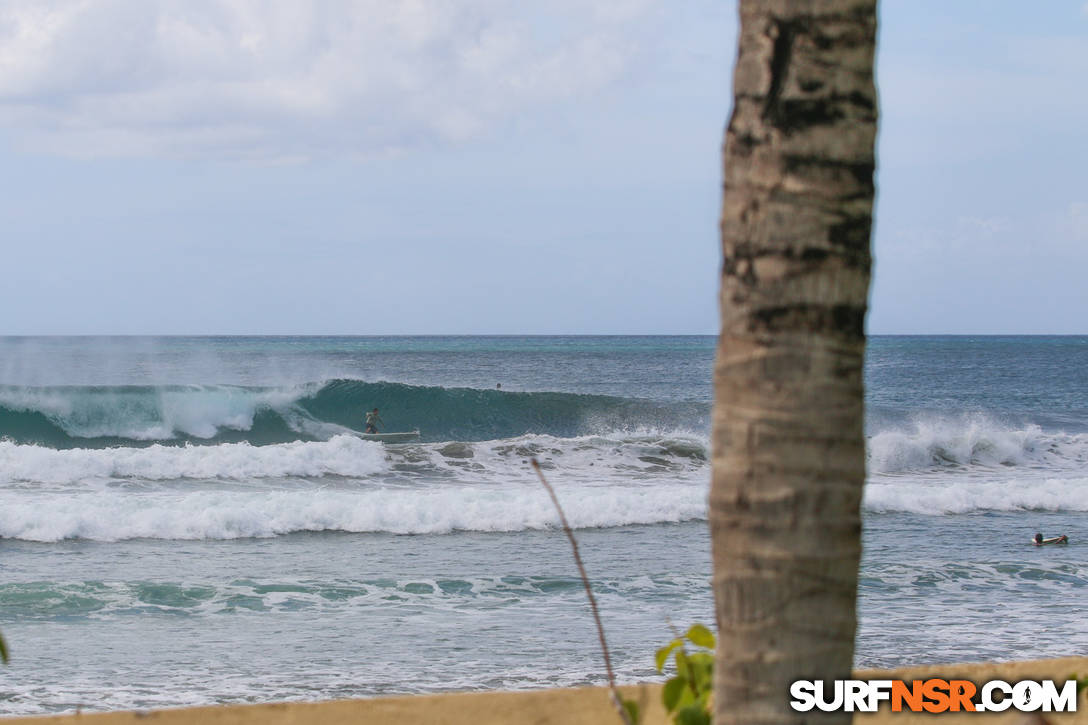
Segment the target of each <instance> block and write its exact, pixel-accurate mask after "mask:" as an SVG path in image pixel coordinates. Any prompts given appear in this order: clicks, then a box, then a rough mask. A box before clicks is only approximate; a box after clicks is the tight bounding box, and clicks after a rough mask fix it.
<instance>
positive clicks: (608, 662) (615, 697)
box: [530, 458, 634, 725]
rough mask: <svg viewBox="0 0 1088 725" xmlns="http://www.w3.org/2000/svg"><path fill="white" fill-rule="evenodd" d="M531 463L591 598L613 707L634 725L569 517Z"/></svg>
mask: <svg viewBox="0 0 1088 725" xmlns="http://www.w3.org/2000/svg"><path fill="white" fill-rule="evenodd" d="M530 462H531V463H532V465H533V470H534V471H536V475H537V476H538V477H539V478H540V483H542V484H543V485H544V489H545V490H546V491H547V492H548V495H549V496H550V497H551V499H552V504H553V505H554V506H555V510H556V511H558V512H559V522H560V523H561V524H562V525H563V532H564V533H565V534H566V535H567V539H568V540H569V541H570V548H571V551H572V552H574V563H575V564H577V565H578V573H579V574H580V575H581V576H582V584H583V585H585V588H586V596H587V597H589V608H590V609H592V610H593V620H594V621H595V622H596V623H597V637H598V639H600V641H601V654H603V655H604V668H605V671H606V672H607V673H608V689H609V691H610V693H611V695H612V705H613V706H614V707H615V708H616V712H617V713H619V716H620V720H622V721H623V723H624V725H634V724H633V723H632V722H631V719H630V718H629V717H628V716H627V710H625V709H624V707H623V698H622V697H621V696H620V692H619V690H617V689H616V677H615V675H614V674H613V673H612V656H611V655H610V654H609V652H608V642H607V641H606V640H605V637H604V625H603V624H601V614H600V611H598V609H597V598H596V597H594V596H593V587H592V586H591V585H590V583H589V576H588V575H587V574H586V567H585V565H584V564H583V563H582V555H581V554H579V553H578V541H577V539H575V538H574V531H573V530H572V529H571V528H570V524H569V523H567V515H566V514H565V513H563V507H562V506H560V505H559V497H557V496H556V495H555V489H553V488H552V485H551V484H550V483H548V479H546V478H544V471H542V470H541V469H540V462H539V461H537V460H536V459H535V458H533V459H532V460H531V461H530Z"/></svg>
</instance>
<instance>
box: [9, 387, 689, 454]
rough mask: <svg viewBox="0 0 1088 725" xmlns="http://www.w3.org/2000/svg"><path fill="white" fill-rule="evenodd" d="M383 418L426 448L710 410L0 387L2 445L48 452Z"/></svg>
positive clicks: (215, 390) (456, 391)
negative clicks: (417, 434)
mask: <svg viewBox="0 0 1088 725" xmlns="http://www.w3.org/2000/svg"><path fill="white" fill-rule="evenodd" d="M373 407H378V408H381V409H382V417H383V419H384V420H385V421H386V423H387V429H389V430H414V429H418V430H420V431H421V432H422V435H423V439H424V440H430V441H482V440H492V439H497V438H510V437H514V436H518V435H523V434H527V433H537V434H551V435H558V436H565V437H570V436H578V435H586V434H590V433H596V432H602V431H613V430H637V429H640V428H647V427H652V428H655V429H682V428H690V429H694V430H705V429H706V428H708V427H709V415H710V406H709V405H708V404H706V403H701V402H657V401H648V400H640V399H633V398H622V397H614V396H605V395H584V394H576V393H555V392H505V391H500V390H481V389H475V388H447V387H441V386H419V385H406V384H403V383H388V382H377V383H368V382H363V381H360V380H348V379H335V380H331V381H327V382H323V383H305V384H299V385H292V386H286V387H252V386H233V385H170V386H47V387H28V386H11V385H6V386H0V438H3V439H6V440H10V441H13V442H16V443H33V444H37V445H43V446H48V447H51V448H74V447H108V446H118V445H122V446H139V445H149V444H152V443H156V442H157V443H175V444H176V443H186V442H188V443H210V444H218V443H237V442H247V443H251V444H254V445H269V444H275V443H287V442H291V441H322V440H329V439H331V438H332V437H334V436H335V435H337V434H342V433H345V432H349V431H350V429H355V430H358V429H361V428H362V413H363V411H365V410H369V409H371V408H373Z"/></svg>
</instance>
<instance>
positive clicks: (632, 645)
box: [0, 337, 1088, 714]
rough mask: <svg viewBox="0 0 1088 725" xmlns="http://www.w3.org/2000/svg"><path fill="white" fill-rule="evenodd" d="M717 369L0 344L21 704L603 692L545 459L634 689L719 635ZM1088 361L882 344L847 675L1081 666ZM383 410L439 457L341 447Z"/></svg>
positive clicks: (628, 343)
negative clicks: (889, 668)
mask: <svg viewBox="0 0 1088 725" xmlns="http://www.w3.org/2000/svg"><path fill="white" fill-rule="evenodd" d="M713 348H714V340H713V338H709V337H527V338H524V337H494V338H491V337H487V338H480V337H467V338H466V337H426V338H397V337H390V338H309V337H307V338H0V438H2V440H0V631H3V632H4V634H5V636H6V637H7V639H8V640H9V643H10V645H11V649H12V654H13V663H12V666H11V667H8V668H5V669H3V670H0V714H36V713H48V712H62V711H71V710H74V709H76V708H77V707H81V708H83V709H91V710H93V709H117V708H146V707H161V706H175V705H187V704H201V703H215V702H266V701H272V700H310V699H325V698H332V697H356V696H368V695H375V694H389V693H404V692H429V691H442V690H462V689H487V688H499V687H502V688H534V687H546V686H556V685H578V684H586V683H600V682H601V681H602V680H603V672H602V666H601V663H600V657H599V654H598V651H597V647H596V633H595V630H594V629H593V624H592V619H591V617H590V616H589V612H588V607H587V605H586V602H585V594H584V591H583V590H582V588H581V583H580V582H579V581H578V579H577V577H576V574H575V569H574V566H573V563H572V562H571V560H570V554H569V550H568V548H567V544H566V542H565V539H564V537H563V536H562V534H561V532H559V531H557V530H556V528H555V524H556V517H555V513H554V511H553V510H552V509H551V506H550V504H549V502H548V500H547V497H546V494H544V492H543V491H542V490H541V489H540V485H539V483H538V482H537V481H536V480H535V478H534V476H533V473H532V471H531V469H530V468H529V466H528V460H529V458H530V457H534V456H535V457H537V458H538V459H540V460H541V462H542V464H543V466H544V468H545V470H546V473H547V475H548V477H549V479H550V480H551V482H552V483H553V484H554V485H555V487H556V489H557V490H558V493H559V496H560V498H561V499H562V500H563V503H564V506H565V508H566V511H567V515H568V518H570V520H571V522H572V524H573V525H574V526H575V527H576V528H577V529H578V536H579V540H580V543H581V549H582V552H583V555H584V556H585V558H586V560H587V562H586V563H587V567H588V569H589V572H590V575H591V577H592V578H593V580H594V588H595V590H596V591H597V592H598V596H599V598H600V602H601V607H602V615H603V617H604V621H605V626H606V628H607V630H608V636H609V641H610V642H611V643H612V646H613V649H614V653H613V655H614V661H615V664H616V667H617V670H618V672H619V675H620V677H621V678H622V679H624V680H637V679H645V678H650V677H653V676H654V672H653V663H652V657H653V650H654V649H655V647H656V646H657V645H658V644H659V643H661V642H663V641H665V640H667V639H668V638H670V636H671V633H670V629H669V622H672V623H674V624H676V625H679V626H683V625H684V624H686V623H689V622H694V621H704V622H711V621H712V619H713V605H712V602H711V598H710V592H709V586H708V581H709V575H710V558H709V553H708V549H709V541H708V536H707V532H706V525H705V517H706V503H705V500H706V492H707V487H708V484H709V476H710V471H709V464H708V460H707V459H708V450H707V439H708V431H709V412H710V400H711V367H712V362H713V354H714V349H713ZM1086 363H1088V338H1076V337H1074V338H1041V337H1031V338H947V337H935V338H917V337H911V338H876V339H874V340H872V341H871V344H870V351H869V358H868V361H867V384H868V393H867V395H868V400H869V407H868V419H867V435H868V441H869V482H868V487H867V490H866V496H865V503H864V512H863V514H864V521H865V531H864V537H865V538H864V543H865V554H864V561H863V566H862V572H861V590H860V601H859V610H860V614H861V623H860V628H859V633H858V649H857V661H858V664H859V665H862V666H877V665H879V666H883V665H896V664H903V663H908V662H921V661H964V660H974V659H980V658H996V659H1011V658H1021V657H1031V656H1053V655H1060V654H1077V653H1082V652H1083V651H1084V650H1085V648H1086V647H1088V635H1085V634H1083V633H1082V632H1081V631H1080V630H1081V628H1080V627H1078V626H1077V623H1078V622H1079V621H1080V620H1081V619H1082V618H1083V617H1082V615H1083V612H1082V611H1081V608H1080V605H1079V603H1078V599H1079V597H1078V595H1079V594H1080V591H1081V587H1083V586H1084V585H1085V584H1088V567H1084V566H1083V565H1082V564H1081V562H1080V560H1081V558H1082V552H1083V549H1082V544H1081V543H1080V542H1081V541H1086V542H1088V527H1086V526H1085V525H1084V524H1083V523H1082V521H1081V519H1082V517H1083V515H1084V512H1085V511H1088V476H1086V475H1085V474H1084V469H1085V463H1086V461H1088V365H1086ZM499 386H501V387H499ZM375 406H377V407H379V408H380V409H381V413H382V417H383V419H384V420H385V421H386V423H387V425H388V428H389V429H391V430H411V429H416V428H418V429H419V430H420V432H421V435H422V439H421V441H420V442H418V443H415V444H408V445H402V446H384V445H382V444H378V443H373V442H369V441H363V440H360V439H358V438H356V437H354V436H353V435H351V432H352V430H353V429H354V430H358V429H361V427H362V415H363V411H364V410H367V409H369V408H372V407H375ZM1035 531H1042V532H1044V533H1045V534H1047V535H1052V534H1057V533H1066V534H1068V535H1069V536H1070V538H1071V541H1072V543H1071V544H1070V545H1069V546H1066V547H1046V548H1036V547H1033V546H1030V545H1029V544H1028V542H1029V539H1030V537H1031V535H1032V534H1033V533H1035ZM1040 607H1047V611H1048V613H1049V615H1050V616H1048V617H1047V618H1046V619H1045V621H1040V619H1039V618H1038V617H1037V616H1036V615H1037V611H1038V609H1039V608H1040Z"/></svg>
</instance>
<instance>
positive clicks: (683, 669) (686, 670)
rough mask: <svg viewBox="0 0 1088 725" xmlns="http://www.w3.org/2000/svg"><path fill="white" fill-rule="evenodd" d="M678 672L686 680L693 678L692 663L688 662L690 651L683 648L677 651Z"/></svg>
mask: <svg viewBox="0 0 1088 725" xmlns="http://www.w3.org/2000/svg"><path fill="white" fill-rule="evenodd" d="M676 674H678V675H680V676H681V677H683V678H684V679H685V680H690V679H691V664H690V663H689V662H688V653H687V652H685V651H684V650H682V649H679V650H677V651H676Z"/></svg>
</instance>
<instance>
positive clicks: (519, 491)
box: [0, 484, 706, 541]
mask: <svg viewBox="0 0 1088 725" xmlns="http://www.w3.org/2000/svg"><path fill="white" fill-rule="evenodd" d="M562 497H563V506H564V509H565V510H566V513H567V517H568V519H569V520H570V522H571V525H572V526H574V527H577V528H599V527H613V526H626V525H632V524H652V523H666V522H681V521H689V520H693V519H701V518H705V515H706V489H705V487H704V486H698V485H690V484H661V485H658V486H654V487H630V488H624V487H619V486H614V487H587V486H582V487H572V486H566V487H564V490H563V491H562ZM556 523H557V516H556V513H555V510H554V509H553V508H552V506H551V503H550V502H549V500H548V498H547V495H546V494H545V493H544V492H543V491H542V490H541V489H540V488H539V486H537V487H529V486H511V487H506V488H501V489H495V488H486V487H452V486H451V487H432V488H390V487H370V488H366V489H362V490H329V489H322V488H314V489H309V490H302V491H297V490H296V491H290V490H275V491H256V492H253V491H238V490H205V489H188V490H182V491H178V490H169V491H153V492H140V493H137V492H133V491H128V490H121V491H118V490H116V489H110V488H105V489H102V490H100V491H97V492H94V493H87V494H83V495H74V496H56V495H52V496H42V497H36V496H22V497H19V498H18V499H17V500H15V501H12V502H9V503H7V504H6V505H5V506H4V507H3V508H2V509H0V538H12V539H24V540H28V541H60V540H63V539H92V540H96V541H119V540H125V539H181V540H186V539H190V540H191V539H237V538H252V537H271V536H278V535H282V534H289V533H293V532H302V531H344V532H354V533H370V532H385V533H392V534H447V533H451V532H454V531H484V532H500V531H521V530H528V529H546V528H552V527H554V526H556Z"/></svg>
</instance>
